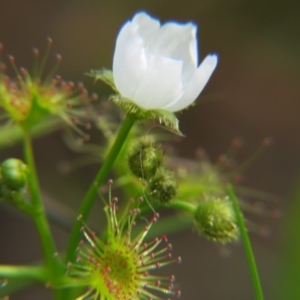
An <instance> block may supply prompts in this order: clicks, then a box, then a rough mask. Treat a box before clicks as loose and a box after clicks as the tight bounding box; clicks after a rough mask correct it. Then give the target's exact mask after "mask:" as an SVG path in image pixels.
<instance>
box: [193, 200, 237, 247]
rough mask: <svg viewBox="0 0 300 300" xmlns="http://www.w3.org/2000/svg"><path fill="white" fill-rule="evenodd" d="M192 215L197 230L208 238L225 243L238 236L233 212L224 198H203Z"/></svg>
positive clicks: (229, 203) (230, 205)
mask: <svg viewBox="0 0 300 300" xmlns="http://www.w3.org/2000/svg"><path fill="white" fill-rule="evenodd" d="M194 217H195V224H196V228H197V231H198V232H199V234H201V235H203V236H204V237H206V238H207V239H209V240H213V241H215V242H220V243H222V244H225V243H229V242H232V241H234V240H236V239H238V237H239V230H238V226H237V224H236V218H235V213H234V210H233V207H232V204H231V202H229V201H228V200H227V199H226V198H225V199H222V198H216V199H210V200H204V201H203V202H201V203H200V204H199V206H198V207H197V209H196V211H195V216H194Z"/></svg>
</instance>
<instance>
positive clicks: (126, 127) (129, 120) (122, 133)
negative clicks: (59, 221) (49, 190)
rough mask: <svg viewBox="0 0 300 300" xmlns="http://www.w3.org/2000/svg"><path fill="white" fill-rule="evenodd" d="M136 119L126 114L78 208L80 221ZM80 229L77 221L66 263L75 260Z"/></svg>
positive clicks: (85, 216)
mask: <svg viewBox="0 0 300 300" xmlns="http://www.w3.org/2000/svg"><path fill="white" fill-rule="evenodd" d="M135 121H136V119H135V118H134V117H133V116H132V115H130V114H128V115H127V116H126V118H125V120H124V121H123V124H122V126H121V128H120V130H119V133H118V135H117V138H116V140H115V142H114V144H113V146H112V148H111V149H110V151H109V153H108V155H107V157H106V159H105V160H104V162H103V164H102V166H101V168H100V170H99V172H98V174H97V175H96V178H95V179H94V181H93V183H92V185H91V186H90V188H89V189H88V191H87V193H86V195H85V197H84V199H83V202H82V204H81V206H80V208H79V213H78V215H79V216H80V217H81V220H84V221H85V220H86V219H87V217H88V214H89V212H90V210H91V208H92V205H93V203H94V200H95V198H96V196H97V193H98V189H99V187H100V186H101V185H102V184H103V183H104V181H105V180H106V179H107V176H108V173H109V171H110V170H111V168H112V166H113V164H114V162H115V160H116V158H117V156H118V154H119V153H120V151H121V149H122V146H123V144H124V142H125V140H126V138H127V136H128V134H129V132H130V129H131V128H132V126H133V124H134V123H135ZM81 227H82V223H81V222H79V221H76V222H75V224H74V226H73V229H72V232H71V237H70V241H69V245H68V249H67V256H66V258H67V261H68V262H73V261H75V258H76V251H75V250H76V248H77V246H78V243H79V240H80V236H81V232H80V228H81Z"/></svg>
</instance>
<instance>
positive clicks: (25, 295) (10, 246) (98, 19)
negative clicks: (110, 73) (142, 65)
mask: <svg viewBox="0 0 300 300" xmlns="http://www.w3.org/2000/svg"><path fill="white" fill-rule="evenodd" d="M138 10H146V11H147V12H149V13H150V14H152V15H153V16H156V17H158V18H159V19H160V20H161V21H162V22H165V21H167V20H176V21H180V22H187V21H193V22H195V23H197V24H198V26H199V31H198V38H199V49H200V59H202V58H203V57H204V56H205V55H206V54H208V53H217V54H218V55H219V64H218V67H217V69H216V71H215V73H214V74H213V76H212V79H211V80H210V82H209V83H208V85H207V87H206V88H205V90H204V92H203V93H202V94H201V96H200V97H199V99H198V101H197V105H196V106H195V107H194V108H192V109H190V110H188V111H186V112H184V113H183V114H182V115H181V116H180V127H181V129H182V131H183V133H185V134H186V137H185V138H183V139H181V140H180V142H179V143H177V144H176V147H178V153H179V154H181V155H182V156H184V157H193V155H194V151H195V149H196V148H197V147H199V146H201V147H204V148H205V149H206V151H207V153H208V154H209V156H210V157H211V158H212V159H216V158H217V157H218V156H219V155H220V154H221V153H223V152H224V151H226V149H227V148H228V146H229V145H230V143H231V141H232V139H233V138H234V137H236V136H241V137H243V138H244V140H245V147H243V149H242V151H241V156H240V159H241V160H243V159H245V158H246V157H248V156H249V155H250V154H251V153H252V152H253V151H255V150H256V149H257V148H258V147H259V144H260V143H261V141H262V140H263V139H264V138H265V137H266V136H271V137H273V140H274V145H273V146H272V147H271V149H270V150H269V151H268V152H267V153H266V155H265V156H263V158H262V159H260V160H259V161H258V162H256V163H255V164H254V165H253V166H251V168H250V170H249V171H248V172H247V174H245V178H244V181H243V185H245V186H249V187H252V188H255V189H259V190H263V191H265V192H269V193H272V194H274V195H277V196H280V197H281V200H280V201H278V202H276V203H271V204H267V211H268V210H269V209H273V208H277V209H279V210H280V211H281V212H282V217H281V218H280V219H279V220H274V219H273V218H270V217H269V216H267V214H266V215H263V216H260V217H258V216H251V215H249V217H248V218H249V219H250V220H252V221H254V222H255V224H257V225H258V226H265V225H266V226H268V227H269V228H270V229H271V231H272V233H271V235H270V236H268V237H262V236H260V235H258V234H256V233H252V234H251V239H252V241H253V246H254V251H255V254H256V258H257V263H258V267H259V271H260V274H261V279H262V284H263V288H264V291H265V295H266V299H278V300H286V299H287V300H297V299H300V296H299V291H298V294H297V292H296V291H293V290H291V288H290V287H288V285H286V286H284V285H283V281H282V280H281V279H280V276H279V275H280V274H281V275H282V276H283V277H285V278H287V279H288V280H287V282H293V280H296V278H290V277H288V273H284V272H288V271H290V270H291V269H290V268H289V264H291V265H294V267H293V268H294V269H295V274H296V273H297V270H298V269H299V268H300V265H298V266H297V264H296V263H297V260H299V258H298V255H297V253H298V252H297V249H299V248H296V241H298V240H299V239H300V236H299V233H298V232H299V231H298V228H299V229H300V225H299V224H298V223H297V222H295V223H294V224H292V225H289V223H288V221H290V220H291V217H290V215H289V211H290V210H294V209H293V208H291V207H293V206H292V205H295V204H292V203H291V199H290V195H291V193H292V190H293V188H294V184H295V181H296V178H297V175H298V173H299V171H300V169H299V167H300V159H299V158H300V155H299V154H300V137H299V132H300V121H299V113H300V18H299V11H300V2H297V1H291V0H288V1H279V0H274V1H267V0H261V1H259V0H202V1H196V0H185V1H179V0H177V1H176V0H173V1H170V0H144V1H142V0H140V1H138V0H132V1H125V0H124V1H121V0H111V1H108V0H106V1H105V0H77V1H76V0H53V1H48V0H44V1H41V0H1V1H0V41H1V42H2V43H3V45H4V47H5V53H7V54H13V55H14V56H15V57H16V62H17V65H18V66H24V67H26V68H28V69H30V67H31V66H32V52H31V48H32V47H33V46H36V47H38V48H40V49H41V50H42V49H44V48H45V45H46V37H47V36H51V37H52V39H53V41H54V45H53V52H52V54H53V53H56V52H58V53H60V54H61V55H62V57H63V62H62V66H61V68H60V71H59V74H60V75H62V77H63V78H65V79H66V80H69V79H70V80H73V81H75V82H77V81H83V82H84V83H85V84H86V86H87V87H88V88H89V90H90V91H96V92H97V93H98V94H99V95H100V97H101V96H103V97H105V96H107V95H109V93H110V90H109V89H108V88H107V87H105V86H104V85H101V84H97V85H93V83H92V82H91V80H90V79H89V78H87V77H85V76H84V75H83V74H84V73H85V72H87V71H88V70H89V69H91V68H93V69H97V68H98V69H99V68H102V67H106V68H111V64H112V57H113V51H114V44H115V39H116V36H117V33H118V31H119V29H120V27H121V26H122V24H123V23H124V22H125V21H126V20H128V19H129V18H131V17H132V16H133V14H134V13H135V12H136V11H138ZM50 60H51V57H50ZM35 147H36V148H35V149H36V155H37V163H38V169H39V170H40V171H41V172H42V173H43V174H42V176H41V183H42V187H43V191H44V192H45V195H48V196H47V197H49V198H50V199H51V198H54V199H57V200H59V201H64V202H65V203H67V205H68V206H72V208H77V207H78V205H79V202H80V200H81V198H82V195H83V194H84V192H85V190H86V188H87V186H88V184H89V182H90V180H92V178H93V176H94V174H95V172H96V170H97V167H96V166H93V167H90V168H83V169H82V170H80V171H76V172H74V173H72V174H71V175H70V176H68V177H66V176H65V175H62V174H60V173H58V170H57V162H58V161H62V160H69V159H71V158H73V157H74V156H75V155H74V154H73V153H72V152H71V151H70V150H69V149H68V148H67V147H66V146H65V145H64V144H63V142H62V141H61V136H60V134H53V135H51V136H49V137H46V138H42V139H39V140H37V141H36V142H35ZM21 153H22V152H21V149H20V148H18V147H15V148H12V149H10V150H9V151H6V152H5V153H2V154H1V159H4V158H7V157H11V156H16V157H21V155H22V154H21ZM295 199H296V200H297V197H296V198H295ZM299 201H300V199H299ZM100 210H101V208H100V205H99V206H96V207H95V209H94V210H93V212H92V216H93V218H94V219H97V217H98V216H99V211H100ZM298 213H299V215H300V210H299V212H298ZM247 216H248V215H247ZM294 218H295V219H298V218H297V211H295V210H294ZM290 223H291V222H290ZM289 226H291V227H289ZM297 226H298V227H297ZM291 228H293V229H294V230H292V229H291ZM53 230H54V233H55V236H56V239H57V243H58V245H59V246H58V247H59V249H64V247H65V243H66V238H67V234H66V232H65V231H64V230H62V229H59V228H58V227H55V226H54V227H53ZM0 236H1V242H0V243H1V246H0V263H3V264H17V263H21V264H26V263H31V262H34V261H36V260H37V259H38V258H39V257H40V248H39V244H38V240H37V236H36V234H35V231H34V228H33V226H32V224H31V223H30V222H29V220H28V219H27V218H26V217H23V216H22V215H21V214H16V213H13V212H12V211H11V210H9V209H7V207H5V206H3V205H2V206H0ZM170 240H171V242H172V243H173V246H174V247H173V248H174V253H175V254H180V255H181V256H182V257H183V262H182V264H181V265H180V266H174V268H173V269H172V268H171V269H172V272H174V273H175V274H176V278H177V283H178V284H179V287H180V289H181V291H182V296H181V299H191V300H193V299H205V300H216V299H221V300H241V299H243V300H251V299H254V296H253V292H252V286H251V281H250V278H249V272H248V269H247V263H246V260H245V256H244V252H243V248H242V246H241V245H240V244H237V245H233V246H230V247H229V248H228V249H227V250H228V251H227V250H226V251H227V252H229V255H222V254H221V252H222V251H221V252H220V249H219V248H218V247H216V246H215V245H214V244H213V243H211V242H207V241H205V240H204V239H202V238H199V237H198V236H197V234H196V233H194V232H193V231H191V230H189V231H186V232H183V233H178V234H176V235H173V236H171V237H170ZM288 241H290V243H291V244H288ZM291 241H292V242H291ZM291 245H293V247H291ZM292 248H293V249H292ZM290 250H294V252H295V253H296V254H295V255H294V256H291V254H290V253H289V251H290ZM222 253H223V252H222ZM299 256H300V250H299ZM288 258H293V259H294V261H291V260H288ZM299 263H300V262H299ZM282 266H284V267H286V268H282ZM297 267H298V268H297ZM287 270H288V271H287ZM289 276H291V275H289ZM284 288H286V289H289V290H290V296H286V297H285V296H283V295H282V294H280V292H282V290H283V289H284ZM297 295H298V296H297ZM12 299H16V300H18V299H50V297H49V293H48V292H47V291H46V290H45V289H44V288H43V287H40V286H38V287H34V288H31V289H28V290H26V292H22V293H20V294H17V295H14V296H12Z"/></svg>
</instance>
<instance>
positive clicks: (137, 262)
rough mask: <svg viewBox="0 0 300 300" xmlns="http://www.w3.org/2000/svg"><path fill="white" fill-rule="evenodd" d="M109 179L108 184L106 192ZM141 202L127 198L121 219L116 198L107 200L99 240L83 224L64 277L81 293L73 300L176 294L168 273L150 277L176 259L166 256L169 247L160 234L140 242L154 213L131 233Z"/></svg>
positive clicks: (154, 219)
mask: <svg viewBox="0 0 300 300" xmlns="http://www.w3.org/2000/svg"><path fill="white" fill-rule="evenodd" d="M111 184H112V181H110V182H109V189H110V186H111ZM141 201H142V199H138V200H137V201H134V200H132V201H131V202H130V205H129V208H127V209H126V210H125V211H124V212H123V213H122V214H121V216H118V212H117V208H118V207H117V204H118V199H117V198H111V196H110V197H109V202H108V203H107V204H105V208H104V211H105V214H106V217H107V222H108V225H107V230H106V232H105V234H104V235H103V238H99V237H97V236H96V234H95V233H94V232H93V231H91V230H90V229H89V228H88V227H87V226H86V225H84V226H83V227H82V232H83V235H84V236H85V240H86V241H85V242H84V241H82V242H81V243H80V246H79V247H78V250H77V251H78V256H77V262H76V263H74V264H71V263H69V265H68V272H67V273H68V275H69V276H71V277H72V278H73V279H74V285H75V286H77V287H81V286H82V287H87V291H86V292H85V293H84V294H83V295H82V296H80V297H79V298H77V299H81V300H83V299H84V300H87V299H98V298H99V299H103V300H117V299H118V300H127V299H134V300H138V299H139V300H140V299H145V300H146V299H156V300H159V299H163V298H162V295H169V296H179V295H180V291H178V290H176V289H175V288H174V283H173V282H174V279H175V277H174V276H173V275H171V276H161V275H155V274H153V273H152V271H153V270H156V269H159V268H161V267H164V266H166V265H169V264H171V263H174V262H180V261H181V258H180V257H177V258H172V255H171V249H172V246H171V244H170V243H168V240H167V237H166V236H162V237H160V238H155V239H153V240H152V241H149V242H146V241H145V240H146V238H147V234H148V232H149V230H150V229H151V227H152V226H153V225H154V224H155V223H156V222H157V221H158V218H159V214H158V213H154V216H153V217H152V219H151V220H150V221H149V222H148V223H147V225H146V226H145V227H144V228H143V229H142V230H141V231H140V232H139V233H134V231H135V230H134V227H135V226H136V220H137V219H138V218H139V213H140V210H139V205H140V203H141ZM78 222H82V221H81V219H80V218H79V220H78Z"/></svg>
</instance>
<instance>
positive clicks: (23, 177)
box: [0, 158, 27, 191]
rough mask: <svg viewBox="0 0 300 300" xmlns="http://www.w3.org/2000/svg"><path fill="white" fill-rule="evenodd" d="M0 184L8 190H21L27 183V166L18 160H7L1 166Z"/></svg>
mask: <svg viewBox="0 0 300 300" xmlns="http://www.w3.org/2000/svg"><path fill="white" fill-rule="evenodd" d="M0 167H1V182H2V185H3V186H5V187H6V188H8V189H12V190H16V191H17V190H21V189H23V188H24V187H25V186H26V183H27V166H26V165H25V164H24V163H23V162H22V161H21V160H19V159H16V158H9V159H7V160H5V161H4V162H3V163H2V164H1V165H0Z"/></svg>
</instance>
